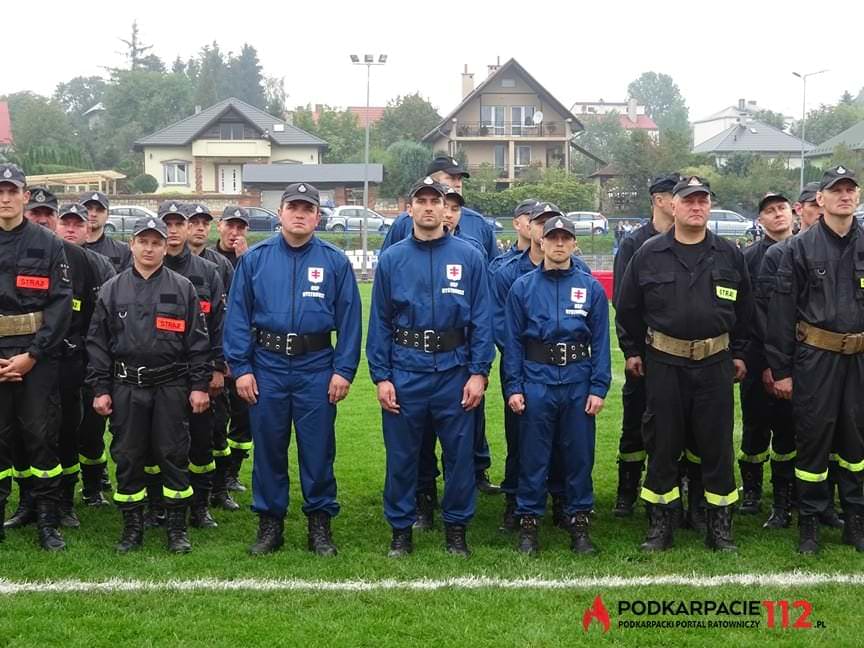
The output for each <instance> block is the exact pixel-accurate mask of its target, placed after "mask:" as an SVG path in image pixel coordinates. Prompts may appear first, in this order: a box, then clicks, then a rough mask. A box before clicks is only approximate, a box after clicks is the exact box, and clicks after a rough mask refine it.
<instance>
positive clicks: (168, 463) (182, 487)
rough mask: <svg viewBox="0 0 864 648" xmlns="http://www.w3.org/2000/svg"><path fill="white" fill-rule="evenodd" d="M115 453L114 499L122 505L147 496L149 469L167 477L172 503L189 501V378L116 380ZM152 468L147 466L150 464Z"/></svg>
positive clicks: (164, 482)
mask: <svg viewBox="0 0 864 648" xmlns="http://www.w3.org/2000/svg"><path fill="white" fill-rule="evenodd" d="M112 401H113V404H112V410H113V412H112V414H111V430H112V434H113V437H112V440H111V457H112V458H113V459H114V463H115V464H116V465H117V488H116V490H115V491H114V501H115V502H116V503H117V504H118V506H119V507H120V508H121V509H124V508H125V509H129V508H136V507H138V506H140V505H141V504H142V503H144V502H145V501H146V498H147V490H146V481H147V480H146V474H148V473H151V472H152V471H153V470H152V469H153V468H155V469H156V470H158V473H159V474H160V475H161V480H162V495H163V497H164V499H165V503H166V506H185V505H186V504H187V503H188V501H189V498H190V497H191V496H192V488H191V486H190V484H189V470H188V464H189V387H188V385H187V384H186V383H185V381H184V382H181V383H169V384H165V385H158V386H156V387H137V386H134V385H126V384H123V383H114V387H113V394H112ZM150 462H152V463H153V465H152V466H149V468H150V469H148V470H146V471H145V468H147V467H148V465H149V463H150Z"/></svg>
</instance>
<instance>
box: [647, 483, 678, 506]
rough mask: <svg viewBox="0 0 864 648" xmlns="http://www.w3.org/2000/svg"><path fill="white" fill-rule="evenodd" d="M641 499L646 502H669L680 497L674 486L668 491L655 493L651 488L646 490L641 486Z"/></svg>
mask: <svg viewBox="0 0 864 648" xmlns="http://www.w3.org/2000/svg"><path fill="white" fill-rule="evenodd" d="M642 499H644V500H645V501H646V502H651V503H652V504H671V503H672V502H674V501H675V500H678V499H681V492H680V491H679V490H678V487H677V486H676V487H675V488H673V489H672V490H670V491H669V492H668V493H662V494H661V493H655V492H654V491H652V490H648V489H647V488H645V487H644V486H643V487H642Z"/></svg>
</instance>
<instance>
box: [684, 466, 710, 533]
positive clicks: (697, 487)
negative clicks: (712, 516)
mask: <svg viewBox="0 0 864 648" xmlns="http://www.w3.org/2000/svg"><path fill="white" fill-rule="evenodd" d="M705 508H706V504H705V490H704V488H703V487H702V482H701V481H697V480H696V479H694V478H693V477H690V479H689V480H688V483H687V528H689V529H693V531H697V532H699V533H705V532H706V531H707V529H708V525H707V523H706V521H705Z"/></svg>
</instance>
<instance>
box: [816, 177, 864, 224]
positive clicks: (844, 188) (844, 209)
mask: <svg viewBox="0 0 864 648" xmlns="http://www.w3.org/2000/svg"><path fill="white" fill-rule="evenodd" d="M860 199H861V189H860V188H859V187H858V185H856V184H855V182H854V181H852V180H839V181H837V182H835V183H834V184H833V185H831V186H830V187H826V188H825V189H822V190H821V191H818V192H817V193H816V202H817V203H818V204H819V206H820V207H821V208H822V210H823V212H824V213H825V214H830V215H831V216H837V217H839V218H847V217H849V216H852V214H854V213H855V208H856V207H858V202H859V200H860Z"/></svg>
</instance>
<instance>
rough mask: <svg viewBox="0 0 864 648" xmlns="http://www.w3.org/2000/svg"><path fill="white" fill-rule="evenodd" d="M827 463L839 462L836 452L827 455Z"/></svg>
mask: <svg viewBox="0 0 864 648" xmlns="http://www.w3.org/2000/svg"><path fill="white" fill-rule="evenodd" d="M828 461H840V455H838V454H837V453H836V452H832V453H831V454H829V455H828Z"/></svg>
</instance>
